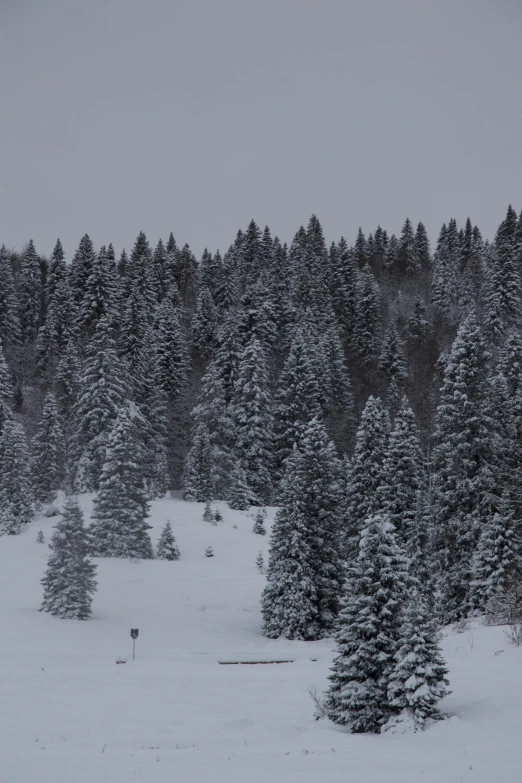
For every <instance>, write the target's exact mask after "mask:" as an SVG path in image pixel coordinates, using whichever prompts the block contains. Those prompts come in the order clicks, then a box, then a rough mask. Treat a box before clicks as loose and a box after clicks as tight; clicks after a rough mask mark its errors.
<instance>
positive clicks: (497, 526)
mask: <svg viewBox="0 0 522 783" xmlns="http://www.w3.org/2000/svg"><path fill="white" fill-rule="evenodd" d="M518 527H519V525H518V523H517V521H516V519H515V510H514V507H513V504H512V501H511V500H510V498H509V496H508V493H507V492H506V493H504V494H503V496H502V498H501V500H500V503H499V506H498V509H497V510H496V511H495V513H494V514H493V515H492V516H491V517H490V518H488V519H486V520H485V522H484V523H483V525H482V529H481V533H480V538H479V542H478V545H477V549H476V551H475V554H474V557H473V564H472V571H471V573H472V582H471V598H470V601H471V605H472V606H473V607H474V608H476V609H479V610H484V609H486V608H487V606H488V602H489V601H490V600H491V599H492V598H496V597H498V596H501V595H502V594H506V593H507V592H508V591H509V590H510V589H511V588H512V587H513V586H514V585H519V584H520V582H521V578H522V541H521V539H520V533H519V530H518Z"/></svg>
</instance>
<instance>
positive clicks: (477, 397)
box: [432, 313, 504, 622]
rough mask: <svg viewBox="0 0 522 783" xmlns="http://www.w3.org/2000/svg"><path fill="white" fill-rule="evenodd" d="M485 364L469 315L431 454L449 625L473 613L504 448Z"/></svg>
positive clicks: (436, 541) (448, 375)
mask: <svg viewBox="0 0 522 783" xmlns="http://www.w3.org/2000/svg"><path fill="white" fill-rule="evenodd" d="M488 358H489V357H488V353H487V351H486V347H485V343H484V339H483V337H482V334H481V330H480V327H479V325H478V323H477V320H476V318H475V316H474V314H473V313H471V314H470V315H469V316H468V317H467V318H466V320H465V321H464V322H463V323H462V324H461V326H460V327H459V330H458V332H457V336H456V338H455V341H454V343H453V346H452V348H451V352H450V355H449V358H448V362H447V365H446V369H445V372H444V379H443V383H442V388H441V392H440V402H439V406H438V408H437V420H436V430H435V447H434V450H433V474H432V475H433V486H434V497H433V506H434V507H433V517H434V519H433V536H432V540H433V547H434V550H435V551H434V558H435V563H436V564H437V570H438V574H439V590H440V591H441V605H442V606H443V607H444V619H445V621H446V622H454V621H455V620H458V619H459V618H461V617H463V616H465V615H466V614H467V613H468V611H469V609H470V608H471V604H470V585H471V570H472V562H473V555H474V552H475V548H476V545H477V542H478V538H479V535H480V530H481V529H482V527H483V525H484V524H485V522H486V521H487V519H488V518H489V517H490V516H491V512H492V498H493V497H494V495H495V493H498V489H499V487H498V482H499V478H500V477H499V475H498V469H497V468H498V464H499V454H502V453H503V449H504V445H503V444H502V443H501V439H500V438H499V437H498V427H497V425H496V422H495V417H494V414H493V411H492V410H491V400H490V374H489V368H488ZM501 462H502V460H501Z"/></svg>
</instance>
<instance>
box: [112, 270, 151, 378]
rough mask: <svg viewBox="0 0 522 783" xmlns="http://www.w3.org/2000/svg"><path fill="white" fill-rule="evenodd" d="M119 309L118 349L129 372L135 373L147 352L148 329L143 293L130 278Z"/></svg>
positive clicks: (147, 314) (138, 284)
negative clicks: (144, 352) (145, 351)
mask: <svg viewBox="0 0 522 783" xmlns="http://www.w3.org/2000/svg"><path fill="white" fill-rule="evenodd" d="M124 290H125V291H126V293H125V294H124V296H123V301H122V307H121V324H120V335H119V349H120V353H121V356H122V357H123V359H124V360H125V362H126V363H127V365H128V367H129V369H130V371H131V372H135V371H137V368H138V367H139V365H140V362H141V357H142V354H143V351H144V350H148V346H147V336H148V334H149V328H150V320H151V319H150V318H149V312H148V310H147V304H146V298H145V292H144V290H143V289H142V288H141V287H140V283H139V282H138V281H137V280H136V279H134V278H130V279H129V280H128V281H127V282H126V285H125V287H124Z"/></svg>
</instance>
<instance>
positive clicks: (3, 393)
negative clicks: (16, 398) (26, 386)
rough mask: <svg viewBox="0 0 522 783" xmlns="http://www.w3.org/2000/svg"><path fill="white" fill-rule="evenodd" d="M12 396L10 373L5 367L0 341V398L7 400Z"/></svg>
mask: <svg viewBox="0 0 522 783" xmlns="http://www.w3.org/2000/svg"><path fill="white" fill-rule="evenodd" d="M12 396H13V381H12V379H11V373H10V372H9V368H8V367H7V362H6V360H5V356H4V349H3V347H2V342H1V341H0V400H2V401H3V402H7V401H8V400H10V399H11V398H12Z"/></svg>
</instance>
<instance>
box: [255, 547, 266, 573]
mask: <svg viewBox="0 0 522 783" xmlns="http://www.w3.org/2000/svg"><path fill="white" fill-rule="evenodd" d="M256 567H257V570H258V571H259V573H260V574H264V573H265V558H264V557H263V553H262V552H258V554H257V557H256Z"/></svg>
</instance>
